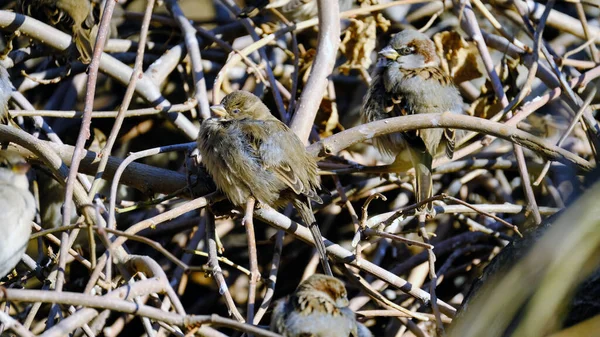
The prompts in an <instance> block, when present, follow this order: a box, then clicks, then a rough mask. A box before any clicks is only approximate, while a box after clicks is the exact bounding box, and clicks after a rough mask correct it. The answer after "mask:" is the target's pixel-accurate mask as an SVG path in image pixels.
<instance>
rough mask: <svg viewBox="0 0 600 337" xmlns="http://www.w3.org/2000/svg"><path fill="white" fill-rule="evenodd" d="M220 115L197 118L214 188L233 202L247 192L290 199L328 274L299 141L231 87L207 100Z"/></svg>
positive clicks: (276, 201)
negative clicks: (215, 102)
mask: <svg viewBox="0 0 600 337" xmlns="http://www.w3.org/2000/svg"><path fill="white" fill-rule="evenodd" d="M211 109H212V111H213V112H214V113H215V114H217V115H221V116H222V117H220V118H208V119H206V120H204V122H202V125H201V126H200V132H199V134H198V140H197V145H198V149H199V152H200V154H201V155H202V162H203V163H204V165H205V166H206V169H207V171H208V173H209V175H210V176H211V177H212V178H213V180H214V181H215V184H216V185H217V187H218V189H219V190H221V191H222V192H223V193H224V194H225V195H226V196H227V198H228V199H229V200H230V201H231V202H232V203H233V204H234V205H236V206H243V205H245V204H246V201H247V200H248V198H250V197H254V198H255V199H256V200H257V201H258V202H259V203H260V204H266V205H270V206H273V207H275V208H281V207H284V206H286V205H287V204H288V203H289V202H292V204H293V205H294V207H295V208H296V210H297V211H298V213H299V215H300V217H301V218H302V221H303V222H304V223H305V225H306V226H308V228H309V229H310V231H311V233H312V235H313V238H314V240H315V244H316V246H317V251H318V253H319V256H320V258H321V264H322V265H323V269H324V270H325V272H326V273H327V274H331V268H330V267H329V263H328V262H327V255H326V251H325V244H324V243H323V238H322V236H321V232H320V230H319V227H318V225H317V223H316V220H315V217H314V215H313V212H312V209H311V201H315V202H317V203H322V202H323V201H322V200H321V198H320V197H319V195H318V194H317V192H316V190H317V189H319V188H320V183H319V177H318V175H317V163H316V161H315V159H314V158H313V157H312V156H310V155H309V154H308V153H307V152H306V150H305V148H304V145H303V144H302V141H300V139H299V138H298V137H297V136H296V135H295V134H294V133H293V132H292V131H291V130H290V128H288V127H287V125H285V124H284V123H282V122H281V121H279V120H278V119H277V118H275V117H274V116H273V115H271V112H270V111H269V108H267V106H266V105H265V104H264V103H263V102H262V101H261V100H260V99H259V98H258V97H256V96H254V95H253V94H251V93H249V92H247V91H235V92H232V93H230V94H228V95H227V96H225V97H224V98H223V100H222V101H221V105H217V106H212V107H211Z"/></svg>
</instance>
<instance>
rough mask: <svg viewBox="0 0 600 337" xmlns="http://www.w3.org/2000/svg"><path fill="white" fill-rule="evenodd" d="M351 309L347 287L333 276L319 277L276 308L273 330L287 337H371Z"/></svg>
mask: <svg viewBox="0 0 600 337" xmlns="http://www.w3.org/2000/svg"><path fill="white" fill-rule="evenodd" d="M358 329H359V328H358V327H357V322H356V318H355V315H354V312H352V310H350V308H348V295H347V293H346V287H344V284H343V283H342V282H341V281H340V280H338V279H336V278H335V277H332V276H326V275H322V274H315V275H313V276H311V277H309V278H307V279H306V280H305V281H304V282H302V283H300V285H299V286H298V288H297V289H296V291H295V292H294V293H293V294H292V295H290V296H289V297H287V298H285V299H282V300H280V301H279V302H278V303H277V304H276V306H275V308H274V309H273V316H272V317H271V330H272V331H274V332H277V333H280V334H282V335H283V336H285V337H305V336H311V337H348V336H356V337H358V336H361V337H367V336H370V332H369V331H368V329H367V328H366V327H364V326H361V328H360V331H361V334H360V335H359V334H358Z"/></svg>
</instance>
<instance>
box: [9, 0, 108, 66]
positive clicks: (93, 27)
mask: <svg viewBox="0 0 600 337" xmlns="http://www.w3.org/2000/svg"><path fill="white" fill-rule="evenodd" d="M17 10H18V11H19V12H20V13H21V14H25V15H28V16H31V17H33V18H35V19H37V20H40V21H42V22H45V23H48V24H51V25H53V26H56V28H58V29H59V30H61V31H63V32H66V33H70V34H71V35H72V36H73V41H74V43H75V47H76V49H77V51H78V52H79V60H80V61H81V62H82V63H90V61H91V58H92V52H93V47H94V43H95V41H96V35H97V34H98V23H99V20H100V19H99V18H100V11H101V9H100V4H99V3H98V2H97V0H92V1H91V0H18V3H17Z"/></svg>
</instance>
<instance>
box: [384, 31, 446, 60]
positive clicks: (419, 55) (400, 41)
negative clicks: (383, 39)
mask: <svg viewBox="0 0 600 337" xmlns="http://www.w3.org/2000/svg"><path fill="white" fill-rule="evenodd" d="M379 55H381V56H382V57H384V58H385V59H386V60H387V61H388V66H389V65H393V64H396V65H398V66H399V67H400V68H403V69H418V68H423V67H437V66H439V65H440V59H439V57H438V56H437V54H436V53H435V45H434V44H433V41H431V39H430V38H429V37H427V35H425V34H423V33H420V32H418V31H416V30H412V29H406V30H403V31H401V32H399V33H397V34H396V35H394V37H393V38H392V40H391V41H390V43H389V45H387V46H386V47H385V48H383V49H382V50H381V51H379Z"/></svg>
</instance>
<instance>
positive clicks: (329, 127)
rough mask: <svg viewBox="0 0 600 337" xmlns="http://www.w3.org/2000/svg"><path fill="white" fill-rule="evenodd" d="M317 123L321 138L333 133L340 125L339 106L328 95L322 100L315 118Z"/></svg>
mask: <svg viewBox="0 0 600 337" xmlns="http://www.w3.org/2000/svg"><path fill="white" fill-rule="evenodd" d="M315 124H316V125H317V128H318V131H319V136H321V138H325V137H329V136H331V135H333V131H335V130H336V128H337V127H338V126H339V125H340V116H339V114H338V110H337V107H336V106H335V105H334V103H333V102H332V101H331V100H330V99H329V98H327V97H323V100H322V101H321V106H320V109H319V113H318V114H317V117H316V118H315Z"/></svg>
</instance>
